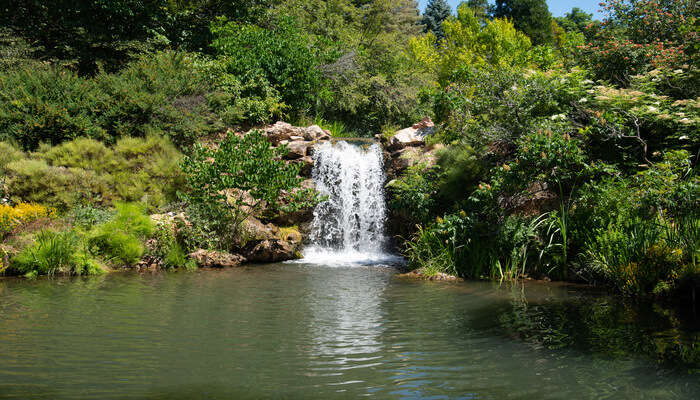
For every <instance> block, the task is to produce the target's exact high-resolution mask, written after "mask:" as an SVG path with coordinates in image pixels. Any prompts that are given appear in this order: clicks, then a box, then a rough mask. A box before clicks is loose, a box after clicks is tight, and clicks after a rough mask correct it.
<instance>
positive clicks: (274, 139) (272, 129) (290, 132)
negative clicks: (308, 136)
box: [263, 121, 302, 146]
mask: <svg viewBox="0 0 700 400" xmlns="http://www.w3.org/2000/svg"><path fill="white" fill-rule="evenodd" d="M263 131H264V132H265V134H266V135H267V140H269V141H270V143H272V144H273V145H274V146H277V145H278V144H279V143H280V142H281V141H283V140H289V138H290V137H292V136H301V135H300V133H302V132H301V131H302V128H297V127H295V126H292V124H289V123H287V122H282V121H278V122H276V123H275V124H274V125H271V126H268V127H266V128H264V129H263Z"/></svg>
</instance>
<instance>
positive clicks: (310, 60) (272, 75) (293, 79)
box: [212, 18, 321, 112]
mask: <svg viewBox="0 0 700 400" xmlns="http://www.w3.org/2000/svg"><path fill="white" fill-rule="evenodd" d="M212 32H213V33H214V35H215V37H216V38H215V39H214V42H213V47H214V49H216V52H217V53H218V55H219V56H220V60H221V62H222V63H223V65H225V69H226V71H227V72H228V73H231V74H233V75H235V76H237V77H239V78H240V79H241V81H242V82H249V81H257V80H263V81H266V82H269V83H270V85H271V86H272V87H273V88H275V90H277V91H279V93H280V94H281V97H282V100H283V101H284V103H286V104H287V105H289V106H291V107H292V109H293V110H294V111H296V112H305V111H306V112H308V111H310V110H311V109H312V107H313V106H314V104H315V100H314V92H315V91H316V90H317V89H318V88H319V85H320V82H321V74H320V70H319V69H318V66H317V65H316V60H317V59H316V57H315V55H314V54H313V52H312V50H311V47H310V46H309V43H308V39H307V37H306V36H305V35H304V34H303V32H302V31H301V30H300V29H298V28H297V27H296V25H295V23H294V22H293V21H292V20H290V19H286V18H283V19H281V20H280V21H278V24H277V26H276V27H275V29H274V30H272V29H265V28H261V27H259V26H255V25H250V24H237V23H233V22H227V21H226V20H223V19H222V20H219V21H218V22H217V23H215V24H214V25H213V27H212ZM261 97H262V98H265V97H266V96H261Z"/></svg>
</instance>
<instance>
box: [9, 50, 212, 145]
mask: <svg viewBox="0 0 700 400" xmlns="http://www.w3.org/2000/svg"><path fill="white" fill-rule="evenodd" d="M208 79H209V78H208V77H207V75H206V74H204V73H203V72H202V71H200V65H199V61H198V58H197V57H196V56H193V55H188V54H183V53H174V52H165V53H159V54H157V55H153V56H149V57H142V58H140V59H138V60H136V61H134V62H132V63H130V64H129V65H128V67H127V68H125V69H124V70H123V71H121V72H119V73H117V74H108V73H100V74H98V75H97V76H95V77H93V78H81V77H79V76H78V75H76V74H75V73H73V72H71V71H69V70H66V69H63V68H58V67H45V66H42V67H31V66H28V67H22V68H20V69H19V70H11V71H5V72H0V100H1V101H0V132H2V133H1V134H0V138H3V140H6V139H10V140H13V141H16V142H17V143H18V144H20V145H21V146H22V148H24V149H25V150H34V149H36V148H37V147H38V146H39V144H40V143H50V144H54V145H56V144H60V143H62V142H64V141H68V140H71V139H75V138H78V137H89V138H92V139H95V140H99V141H103V142H106V143H115V142H116V141H117V140H118V139H120V138H122V137H124V136H138V137H143V136H147V135H148V134H163V135H167V136H169V137H170V138H171V140H172V141H173V142H175V143H176V144H177V145H179V146H181V147H184V146H187V145H189V144H191V143H192V142H193V141H194V140H195V139H196V138H198V137H201V136H204V135H207V134H209V133H211V132H212V131H214V130H215V129H216V128H217V127H218V126H219V125H218V124H219V122H218V121H219V119H218V117H217V115H216V114H215V112H214V111H213V110H211V106H210V105H209V104H208V102H207V100H206V97H205V96H206V95H207V94H208V93H210V92H216V91H217V89H216V88H215V87H214V84H213V83H212V81H209V80H208Z"/></svg>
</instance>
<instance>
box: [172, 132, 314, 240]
mask: <svg viewBox="0 0 700 400" xmlns="http://www.w3.org/2000/svg"><path fill="white" fill-rule="evenodd" d="M286 152H287V150H286V148H285V147H284V146H280V147H277V148H273V147H272V146H271V145H270V142H268V140H267V138H266V137H265V136H264V135H263V134H262V133H261V132H259V131H253V132H251V133H248V134H246V135H245V136H243V137H239V136H237V135H235V134H234V133H232V132H230V133H229V134H228V135H227V136H226V138H225V139H224V140H223V141H222V142H221V143H220V144H219V147H218V148H217V149H209V148H207V147H204V146H201V145H196V146H195V147H194V148H193V150H192V153H191V155H190V156H187V157H185V158H184V160H183V162H182V170H183V172H184V173H185V175H186V179H187V191H186V192H184V193H182V194H181V197H182V198H183V200H185V201H186V202H187V203H188V206H189V210H188V214H191V215H192V216H193V217H194V218H195V219H197V220H200V221H202V222H205V224H206V226H207V227H211V228H212V229H211V230H210V232H216V234H217V235H219V236H220V238H222V245H223V246H225V247H226V246H231V245H233V243H234V242H235V239H236V238H237V236H238V235H239V234H240V233H241V232H240V227H241V224H242V223H243V221H244V220H245V219H246V218H248V217H249V216H251V215H254V214H255V213H259V212H260V211H262V208H263V205H265V206H266V207H267V208H268V209H269V210H271V211H275V210H283V211H295V210H298V209H300V208H301V207H305V206H313V205H314V204H315V203H316V201H317V196H316V193H315V191H313V190H312V189H301V188H300V187H299V185H300V184H301V182H302V180H303V178H301V177H300V176H299V165H298V164H288V163H286V162H285V161H284V160H282V159H281V158H282V157H283V156H284V155H285V154H286ZM224 250H226V248H225V249H224Z"/></svg>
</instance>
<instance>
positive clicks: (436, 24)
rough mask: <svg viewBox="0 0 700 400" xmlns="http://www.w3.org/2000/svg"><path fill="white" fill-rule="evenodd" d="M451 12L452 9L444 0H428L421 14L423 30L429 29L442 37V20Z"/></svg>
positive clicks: (439, 37)
mask: <svg viewBox="0 0 700 400" xmlns="http://www.w3.org/2000/svg"><path fill="white" fill-rule="evenodd" d="M451 14H452V9H451V8H450V6H449V4H447V1H445V0H430V1H429V2H428V6H427V7H426V8H425V13H424V14H423V21H422V23H423V25H425V32H428V31H431V32H433V33H434V34H435V36H437V37H438V39H442V38H443V37H444V36H445V34H444V33H443V31H442V21H444V20H446V19H447V17H449V16H450V15H451Z"/></svg>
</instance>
